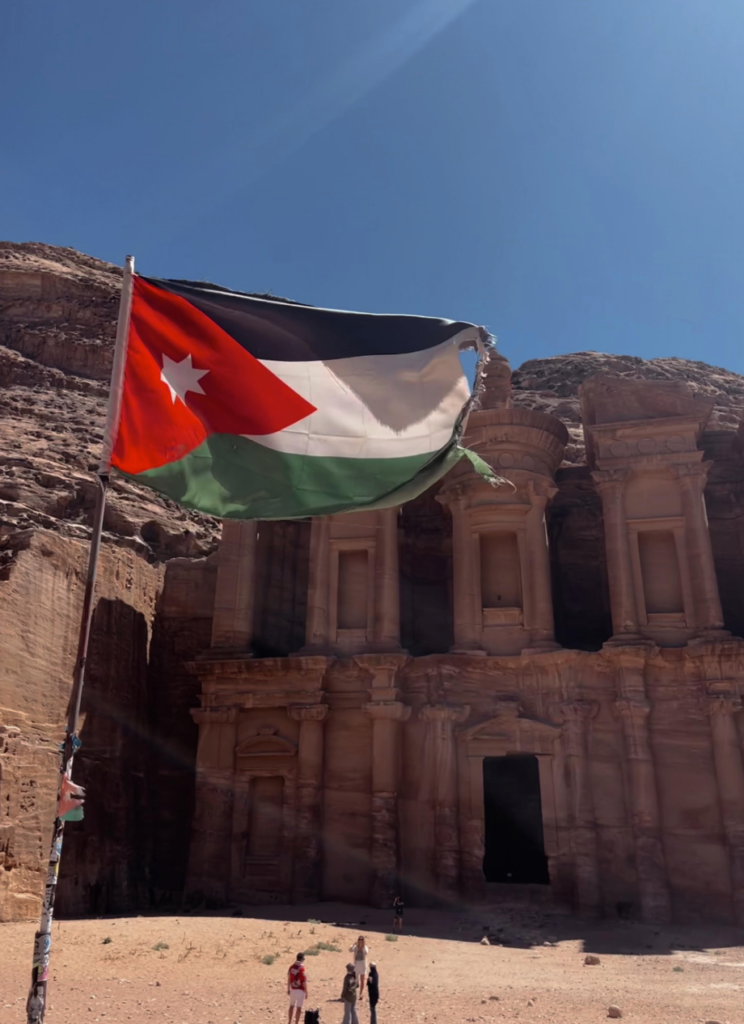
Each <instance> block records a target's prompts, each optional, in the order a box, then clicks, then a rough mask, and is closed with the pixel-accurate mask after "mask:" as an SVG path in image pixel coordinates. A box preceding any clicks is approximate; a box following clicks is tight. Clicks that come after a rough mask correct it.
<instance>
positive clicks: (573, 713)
mask: <svg viewBox="0 0 744 1024" xmlns="http://www.w3.org/2000/svg"><path fill="white" fill-rule="evenodd" d="M550 710H551V718H553V720H554V721H556V722H561V723H563V724H564V725H567V726H570V725H580V724H582V723H584V722H588V721H589V720H590V719H592V718H594V716H595V715H596V714H597V711H598V710H599V704H598V703H597V702H596V701H594V700H566V701H563V702H561V703H560V704H553V705H552V706H551V709H550Z"/></svg>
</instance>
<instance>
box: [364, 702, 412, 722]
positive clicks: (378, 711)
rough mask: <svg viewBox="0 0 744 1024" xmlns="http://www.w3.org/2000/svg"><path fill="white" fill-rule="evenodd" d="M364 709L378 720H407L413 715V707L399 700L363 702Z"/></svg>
mask: <svg viewBox="0 0 744 1024" xmlns="http://www.w3.org/2000/svg"><path fill="white" fill-rule="evenodd" d="M362 709H363V710H364V711H366V713H367V714H368V715H369V716H370V718H372V719H374V720H377V721H387V722H407V721H408V719H409V718H410V717H411V708H410V707H409V706H408V705H407V704H402V703H401V702H400V701H397V700H381V701H371V702H370V703H369V704H363V705H362Z"/></svg>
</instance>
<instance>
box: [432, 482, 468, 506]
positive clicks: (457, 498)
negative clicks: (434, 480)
mask: <svg viewBox="0 0 744 1024" xmlns="http://www.w3.org/2000/svg"><path fill="white" fill-rule="evenodd" d="M468 497H469V491H468V487H467V486H466V485H465V484H462V483H456V484H453V483H450V484H446V485H445V486H444V487H442V489H441V490H440V491H439V493H438V494H437V496H436V500H437V501H438V502H439V504H440V505H447V506H448V507H449V509H450V511H453V510H454V509H456V508H457V510H458V511H464V510H465V508H466V503H467V498H468ZM458 506H459V508H458Z"/></svg>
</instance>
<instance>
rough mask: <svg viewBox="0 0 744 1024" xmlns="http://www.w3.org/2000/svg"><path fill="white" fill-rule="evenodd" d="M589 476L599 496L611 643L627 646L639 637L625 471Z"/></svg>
mask: <svg viewBox="0 0 744 1024" xmlns="http://www.w3.org/2000/svg"><path fill="white" fill-rule="evenodd" d="M592 476H593V477H594V480H595V481H596V483H597V487H598V489H599V493H600V494H601V496H602V513H603V516H604V529H605V547H606V551H607V572H608V575H609V584H610V604H611V606H612V630H613V634H614V636H613V640H623V641H626V642H627V640H629V639H631V638H632V639H636V638H638V637H639V635H640V634H639V633H638V609H637V607H636V599H635V588H634V585H633V569H632V562H631V557H630V539H629V537H628V523H627V518H626V515H625V494H624V492H625V481H626V479H627V476H628V471H627V470H615V469H607V470H600V471H598V472H595V473H592Z"/></svg>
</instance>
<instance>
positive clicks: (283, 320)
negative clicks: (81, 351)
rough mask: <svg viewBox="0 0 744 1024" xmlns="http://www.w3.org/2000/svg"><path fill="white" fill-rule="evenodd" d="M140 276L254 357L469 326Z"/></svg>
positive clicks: (317, 351)
mask: <svg viewBox="0 0 744 1024" xmlns="http://www.w3.org/2000/svg"><path fill="white" fill-rule="evenodd" d="M143 280H144V281H147V282H148V283H149V284H151V285H154V286H155V287H156V288H162V289H164V290H165V291H168V292H171V293H172V294H173V295H179V296H181V298H184V299H187V300H188V301H189V302H190V303H191V304H192V305H193V306H195V307H196V308H197V309H198V310H200V311H201V312H202V313H204V314H205V315H206V316H208V317H209V318H210V319H211V320H213V321H214V322H215V323H216V324H217V325H218V326H219V327H221V328H222V330H223V331H225V332H226V333H227V334H229V335H230V336H231V337H232V338H234V339H235V341H237V342H238V344H239V345H242V346H243V348H245V349H247V350H248V351H249V352H250V353H251V355H253V356H255V357H256V358H257V359H276V360H278V361H280V362H309V361H311V360H322V361H323V362H326V361H327V360H329V359H346V358H349V357H352V356H384V355H399V354H403V353H406V352H420V351H422V350H423V349H427V348H434V346H436V345H440V344H441V343H442V342H444V341H447V339H448V338H452V337H454V335H455V334H458V333H459V332H460V331H463V330H466V329H467V328H469V327H472V326H473V325H472V324H467V323H462V322H459V321H453V320H438V319H436V318H435V317H424V316H397V315H390V314H378V313H349V312H345V311H342V310H336V309H318V308H317V307H316V306H303V305H300V304H299V303H293V302H289V301H282V300H278V299H266V298H256V297H254V296H251V295H244V294H242V293H241V292H232V291H227V290H226V289H224V288H220V287H218V286H217V285H210V284H203V283H200V282H198V281H170V280H161V279H159V278H155V277H145V278H143Z"/></svg>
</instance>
